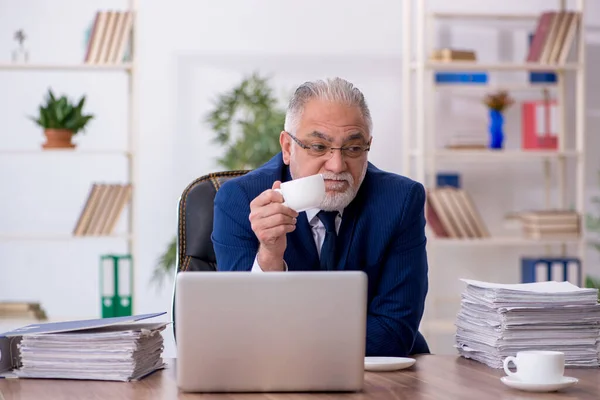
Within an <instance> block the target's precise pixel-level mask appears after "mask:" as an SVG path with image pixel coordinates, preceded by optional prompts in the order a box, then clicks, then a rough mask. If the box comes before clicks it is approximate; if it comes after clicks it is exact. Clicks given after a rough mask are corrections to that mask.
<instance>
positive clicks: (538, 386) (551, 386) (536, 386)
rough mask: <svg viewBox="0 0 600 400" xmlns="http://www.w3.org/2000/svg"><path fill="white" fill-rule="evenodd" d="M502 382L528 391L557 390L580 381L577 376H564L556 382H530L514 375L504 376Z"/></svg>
mask: <svg viewBox="0 0 600 400" xmlns="http://www.w3.org/2000/svg"><path fill="white" fill-rule="evenodd" d="M500 380H501V381H502V383H504V384H505V385H506V386H510V387H511V388H515V389H520V390H525V391H527V392H555V391H557V390H560V389H564V388H566V387H569V386H572V385H574V384H576V383H577V382H579V379H577V378H571V377H569V376H563V377H562V379H561V380H560V381H558V382H554V383H528V382H522V381H520V380H519V379H518V378H516V377H514V376H503V377H502V378H500Z"/></svg>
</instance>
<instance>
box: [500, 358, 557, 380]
mask: <svg viewBox="0 0 600 400" xmlns="http://www.w3.org/2000/svg"><path fill="white" fill-rule="evenodd" d="M510 362H512V363H513V364H515V366H516V367H517V370H516V372H513V371H511V370H510V369H509V367H508V365H509V363H510ZM504 372H506V374H507V375H509V376H514V377H515V378H517V379H519V380H520V381H521V382H527V383H556V382H560V380H561V379H562V378H563V375H564V373H565V354H564V353H562V352H560V351H533V350H532V351H520V352H518V353H517V356H516V357H513V356H509V357H506V358H505V359H504Z"/></svg>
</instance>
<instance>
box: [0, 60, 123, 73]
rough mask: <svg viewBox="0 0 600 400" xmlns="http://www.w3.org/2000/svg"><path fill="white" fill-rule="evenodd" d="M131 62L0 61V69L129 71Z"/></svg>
mask: <svg viewBox="0 0 600 400" xmlns="http://www.w3.org/2000/svg"><path fill="white" fill-rule="evenodd" d="M131 69H132V64H131V63H123V64H35V63H31V64H18V63H6V62H0V71H1V70H4V71H92V72H99V71H130V70H131Z"/></svg>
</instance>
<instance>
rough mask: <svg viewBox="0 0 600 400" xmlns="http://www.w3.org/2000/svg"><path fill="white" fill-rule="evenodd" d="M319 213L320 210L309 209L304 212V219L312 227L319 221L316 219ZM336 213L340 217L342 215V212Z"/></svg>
mask: <svg viewBox="0 0 600 400" xmlns="http://www.w3.org/2000/svg"><path fill="white" fill-rule="evenodd" d="M319 211H321V209H320V208H309V209H308V210H306V219H307V220H308V223H309V224H311V225H314V224H316V223H317V222H318V221H319V217H317V214H318V213H319ZM338 212H339V213H340V214H339V215H340V217H341V216H342V215H344V210H341V211H338Z"/></svg>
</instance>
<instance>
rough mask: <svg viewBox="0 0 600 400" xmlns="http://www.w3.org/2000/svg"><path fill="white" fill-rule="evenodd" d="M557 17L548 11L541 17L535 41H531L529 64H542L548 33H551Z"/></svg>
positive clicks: (534, 36) (528, 55)
mask: <svg viewBox="0 0 600 400" xmlns="http://www.w3.org/2000/svg"><path fill="white" fill-rule="evenodd" d="M555 16H556V12H555V11H547V12H545V13H543V14H542V15H541V16H540V18H539V20H538V25H537V28H536V30H535V33H534V35H533V39H532V40H531V46H530V47H529V53H528V54H527V62H540V57H541V55H542V51H543V50H544V45H545V43H546V40H547V39H548V33H550V26H551V25H552V20H553V19H554V17H555Z"/></svg>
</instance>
